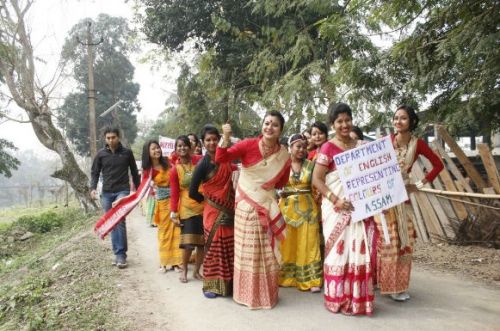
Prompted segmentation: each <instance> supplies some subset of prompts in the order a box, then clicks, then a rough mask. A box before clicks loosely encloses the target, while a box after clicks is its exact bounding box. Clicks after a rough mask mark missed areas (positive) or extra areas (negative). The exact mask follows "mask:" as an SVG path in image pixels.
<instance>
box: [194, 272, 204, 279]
mask: <svg viewBox="0 0 500 331" xmlns="http://www.w3.org/2000/svg"><path fill="white" fill-rule="evenodd" d="M193 278H194V279H198V280H203V276H202V275H200V273H199V272H195V273H193Z"/></svg>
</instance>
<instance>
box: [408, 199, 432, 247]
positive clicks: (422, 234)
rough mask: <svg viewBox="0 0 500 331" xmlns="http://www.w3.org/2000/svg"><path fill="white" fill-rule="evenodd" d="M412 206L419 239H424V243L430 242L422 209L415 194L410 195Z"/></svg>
mask: <svg viewBox="0 0 500 331" xmlns="http://www.w3.org/2000/svg"><path fill="white" fill-rule="evenodd" d="M410 201H411V206H412V208H413V215H415V223H416V226H417V228H418V232H419V238H420V239H422V241H423V242H424V243H426V242H429V241H430V239H429V236H428V235H427V229H426V228H425V223H424V219H423V217H422V213H421V212H420V207H419V205H418V202H417V198H416V197H415V193H410Z"/></svg>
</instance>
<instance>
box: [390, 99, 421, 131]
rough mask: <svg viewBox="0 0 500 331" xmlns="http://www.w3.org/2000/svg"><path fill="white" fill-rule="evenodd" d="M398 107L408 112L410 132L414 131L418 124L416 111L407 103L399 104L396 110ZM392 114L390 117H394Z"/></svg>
mask: <svg viewBox="0 0 500 331" xmlns="http://www.w3.org/2000/svg"><path fill="white" fill-rule="evenodd" d="M400 109H402V110H404V111H405V112H406V113H407V114H408V117H409V119H410V132H411V131H414V130H415V129H416V128H417V126H418V122H419V121H420V120H419V118H418V116H417V113H416V112H415V108H413V107H412V106H408V105H401V106H399V107H398V109H396V112H397V111H398V110H400ZM394 116H396V113H394ZM394 116H393V117H392V119H394Z"/></svg>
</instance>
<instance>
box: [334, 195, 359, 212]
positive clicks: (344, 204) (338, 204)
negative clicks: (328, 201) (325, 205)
mask: <svg viewBox="0 0 500 331" xmlns="http://www.w3.org/2000/svg"><path fill="white" fill-rule="evenodd" d="M334 206H335V208H338V209H341V210H346V211H353V210H354V206H353V205H352V203H351V202H350V201H349V200H346V199H343V198H340V199H337V201H335V203H334Z"/></svg>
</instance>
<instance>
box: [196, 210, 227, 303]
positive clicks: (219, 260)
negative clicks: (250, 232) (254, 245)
mask: <svg viewBox="0 0 500 331" xmlns="http://www.w3.org/2000/svg"><path fill="white" fill-rule="evenodd" d="M220 214H221V213H220V211H219V210H218V209H216V208H214V207H213V206H211V205H210V204H206V205H205V210H204V213H203V227H204V231H205V243H206V245H210V247H207V246H205V249H206V251H205V258H204V260H203V291H204V292H212V293H216V294H218V295H221V296H229V295H231V294H232V292H233V270H234V228H233V226H232V225H222V224H221V225H219V224H216V222H217V220H218V218H219V217H220ZM214 226H217V228H216V229H215V232H214V233H213V235H212V238H211V242H210V243H209V242H208V239H209V237H210V234H211V232H212V229H213V227H214Z"/></svg>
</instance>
